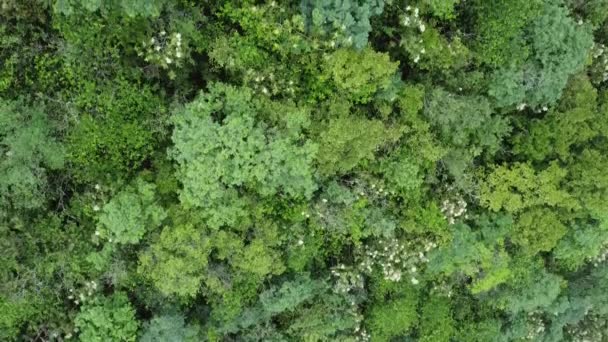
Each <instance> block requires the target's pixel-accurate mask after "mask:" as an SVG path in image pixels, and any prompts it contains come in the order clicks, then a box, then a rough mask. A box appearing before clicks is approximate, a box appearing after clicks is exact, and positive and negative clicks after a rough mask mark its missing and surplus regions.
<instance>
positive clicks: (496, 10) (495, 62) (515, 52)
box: [473, 0, 541, 67]
mask: <svg viewBox="0 0 608 342" xmlns="http://www.w3.org/2000/svg"><path fill="white" fill-rule="evenodd" d="M540 4H541V2H540V1H525V0H514V1H500V2H497V3H490V2H488V1H483V0H478V1H474V2H473V6H475V13H476V17H475V33H476V36H475V44H474V46H475V52H476V53H477V58H478V59H479V60H480V61H481V62H483V63H487V64H489V65H491V66H493V67H501V66H504V65H505V64H514V65H521V63H523V62H524V60H525V59H526V58H527V57H528V55H529V54H530V49H529V47H528V46H526V42H525V35H524V31H523V29H524V28H525V27H526V25H527V24H528V23H529V22H530V21H531V20H533V19H534V18H535V17H536V16H537V15H538V14H539V12H540V7H541V6H540Z"/></svg>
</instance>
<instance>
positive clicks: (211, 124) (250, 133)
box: [173, 84, 316, 224]
mask: <svg viewBox="0 0 608 342" xmlns="http://www.w3.org/2000/svg"><path fill="white" fill-rule="evenodd" d="M260 107H261V106H260V104H258V103H256V102H255V101H253V99H252V94H251V92H250V91H248V90H247V89H237V88H234V87H230V86H227V85H223V84H215V85H213V86H212V87H211V88H210V89H209V93H207V94H202V95H201V96H200V98H199V99H198V100H197V101H195V102H193V103H191V104H190V105H188V106H186V108H185V109H184V112H182V113H180V115H177V116H175V118H174V124H175V126H176V128H175V131H174V133H173V141H174V143H175V150H174V154H173V155H174V158H175V159H176V161H177V162H178V164H179V165H180V168H179V170H178V172H179V174H180V176H181V179H182V180H183V183H184V189H183V190H182V192H181V195H180V196H181V199H182V202H183V203H184V204H185V205H188V206H197V207H201V208H203V209H204V210H206V211H207V212H208V215H209V217H210V220H213V224H216V222H217V223H220V224H222V223H227V224H234V223H235V221H234V220H235V219H234V218H231V217H230V216H234V214H235V213H233V214H232V215H230V216H229V217H223V216H224V215H223V214H222V211H223V210H222V207H223V206H225V205H229V206H230V207H228V208H229V209H232V208H234V210H236V211H237V213H236V214H237V215H238V211H241V210H242V209H239V208H238V205H239V204H238V201H239V199H238V198H237V187H243V188H245V189H248V190H250V191H253V193H257V194H259V195H261V196H272V195H275V194H277V193H279V192H281V193H284V194H285V195H287V196H290V197H294V198H309V197H310V196H311V194H312V191H313V190H314V188H315V184H314V181H313V179H312V174H311V173H312V172H311V169H310V164H311V162H312V158H313V156H314V154H315V152H316V145H315V144H313V143H312V142H310V141H302V146H300V142H301V139H300V137H299V133H300V130H302V129H303V128H305V127H306V126H307V125H308V124H309V121H308V120H307V117H306V112H303V111H301V110H298V109H295V108H293V109H291V111H290V112H288V113H287V115H286V116H285V117H284V118H283V120H285V122H284V123H283V124H284V125H285V129H283V130H281V129H280V127H277V128H275V132H274V134H273V133H268V135H266V134H265V133H264V125H263V124H256V122H255V118H256V113H257V112H258V111H260V112H261V111H263V110H264V108H260ZM261 114H262V113H259V114H258V115H261ZM270 132H272V131H270ZM233 201H236V202H237V203H235V204H229V203H230V202H233ZM235 207H236V208H235ZM225 209H227V208H226V207H224V210H225ZM218 211H219V212H218Z"/></svg>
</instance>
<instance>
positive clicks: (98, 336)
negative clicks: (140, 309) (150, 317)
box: [74, 292, 139, 342]
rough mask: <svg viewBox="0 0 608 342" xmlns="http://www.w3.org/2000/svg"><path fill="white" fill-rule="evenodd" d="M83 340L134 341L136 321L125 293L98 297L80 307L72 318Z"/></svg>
mask: <svg viewBox="0 0 608 342" xmlns="http://www.w3.org/2000/svg"><path fill="white" fill-rule="evenodd" d="M74 323H75V325H76V327H77V328H78V329H79V330H80V339H82V340H83V341H92V342H95V341H108V340H112V341H135V339H136V337H137V328H138V325H139V324H138V322H137V320H136V319H135V310H134V309H133V307H132V306H131V304H130V303H129V300H128V298H127V296H126V294H124V293H122V292H117V293H114V294H113V295H111V296H110V297H100V298H97V299H96V300H94V301H93V302H91V303H90V304H87V305H85V306H83V307H82V309H81V311H80V312H79V313H78V315H76V318H75V320H74Z"/></svg>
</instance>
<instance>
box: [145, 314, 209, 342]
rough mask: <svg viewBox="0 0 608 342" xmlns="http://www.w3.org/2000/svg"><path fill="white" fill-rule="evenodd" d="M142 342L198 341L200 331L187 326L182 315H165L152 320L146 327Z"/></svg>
mask: <svg viewBox="0 0 608 342" xmlns="http://www.w3.org/2000/svg"><path fill="white" fill-rule="evenodd" d="M143 330H144V333H143V334H142V335H141V338H140V341H142V342H161V341H169V340H170V341H175V342H190V341H198V340H199V337H198V331H197V329H196V328H195V327H193V326H190V325H186V322H185V320H184V317H182V316H181V315H163V316H157V317H154V318H152V319H151V320H150V321H149V322H147V323H146V324H145V325H144V329H143Z"/></svg>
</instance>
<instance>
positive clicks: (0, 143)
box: [0, 100, 64, 217]
mask: <svg viewBox="0 0 608 342" xmlns="http://www.w3.org/2000/svg"><path fill="white" fill-rule="evenodd" d="M54 135H55V134H54V129H53V125H52V123H51V122H50V121H49V119H48V117H47V115H46V114H45V112H44V107H40V105H38V106H36V107H29V106H27V105H26V104H25V103H24V102H22V101H19V102H10V101H2V100H0V154H1V155H2V159H0V178H1V179H2V180H0V217H2V216H4V215H6V214H5V210H7V209H9V208H14V209H16V210H21V209H35V208H39V207H40V206H42V205H44V204H45V197H46V193H47V173H48V172H49V171H52V170H57V169H60V168H62V167H63V163H64V149H63V145H61V144H60V143H58V142H57V140H56V139H55V137H54Z"/></svg>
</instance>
